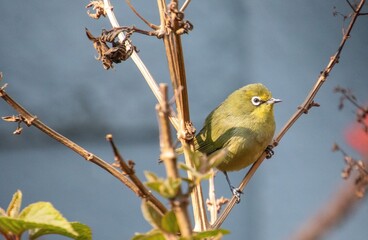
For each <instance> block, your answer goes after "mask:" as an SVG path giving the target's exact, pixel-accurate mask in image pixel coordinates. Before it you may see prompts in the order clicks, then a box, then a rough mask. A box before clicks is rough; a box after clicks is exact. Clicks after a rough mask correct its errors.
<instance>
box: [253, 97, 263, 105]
mask: <svg viewBox="0 0 368 240" xmlns="http://www.w3.org/2000/svg"><path fill="white" fill-rule="evenodd" d="M261 103H262V101H261V98H260V97H252V104H253V105H254V106H258V105H260V104H261Z"/></svg>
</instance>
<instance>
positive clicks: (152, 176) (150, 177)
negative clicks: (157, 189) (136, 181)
mask: <svg viewBox="0 0 368 240" xmlns="http://www.w3.org/2000/svg"><path fill="white" fill-rule="evenodd" d="M144 175H145V176H146V178H147V181H148V182H156V181H158V180H159V179H160V178H159V177H157V175H156V174H154V173H153V172H149V171H145V172H144Z"/></svg>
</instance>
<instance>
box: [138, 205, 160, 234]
mask: <svg viewBox="0 0 368 240" xmlns="http://www.w3.org/2000/svg"><path fill="white" fill-rule="evenodd" d="M141 209H142V213H143V217H144V218H145V219H146V220H147V222H148V223H150V224H151V226H152V227H154V228H161V221H162V214H161V213H160V211H159V210H158V209H157V208H156V206H155V205H153V204H152V203H151V202H148V201H146V200H144V199H143V200H142V205H141Z"/></svg>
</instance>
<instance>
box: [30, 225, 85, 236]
mask: <svg viewBox="0 0 368 240" xmlns="http://www.w3.org/2000/svg"><path fill="white" fill-rule="evenodd" d="M70 224H71V225H72V227H73V229H74V230H75V231H76V232H77V233H78V236H75V235H73V234H70V233H69V232H66V231H65V232H61V231H54V229H50V228H48V229H46V228H43V229H36V230H34V231H31V232H30V236H29V239H30V240H34V239H37V238H39V237H41V236H43V235H47V234H59V235H63V236H66V237H69V238H74V239H77V240H91V239H92V231H91V229H90V228H89V227H88V226H87V225H85V224H82V223H79V222H71V223H70Z"/></svg>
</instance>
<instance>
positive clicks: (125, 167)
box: [106, 134, 167, 214]
mask: <svg viewBox="0 0 368 240" xmlns="http://www.w3.org/2000/svg"><path fill="white" fill-rule="evenodd" d="M106 139H107V140H108V141H109V142H110V144H111V147H112V149H113V152H114V159H115V165H117V166H118V167H119V168H120V169H121V171H122V172H123V174H126V175H128V177H129V179H130V180H131V181H132V182H133V183H134V185H135V186H137V188H138V189H139V191H140V192H141V193H142V194H141V195H142V197H143V198H145V199H148V201H150V202H152V203H153V204H154V205H155V207H156V208H157V209H159V211H160V212H161V213H162V214H165V213H166V212H167V209H166V207H165V206H164V205H163V204H162V203H161V202H160V201H159V200H158V199H157V198H155V197H154V196H153V195H152V193H151V192H150V191H149V190H148V189H147V188H146V186H144V184H143V183H142V181H141V180H140V179H139V178H138V177H137V175H135V171H134V162H132V161H129V162H128V164H127V163H126V162H125V161H124V159H123V157H122V156H121V154H120V152H119V150H118V148H117V147H116V145H115V143H114V140H113V137H112V135H111V134H108V135H107V136H106Z"/></svg>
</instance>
